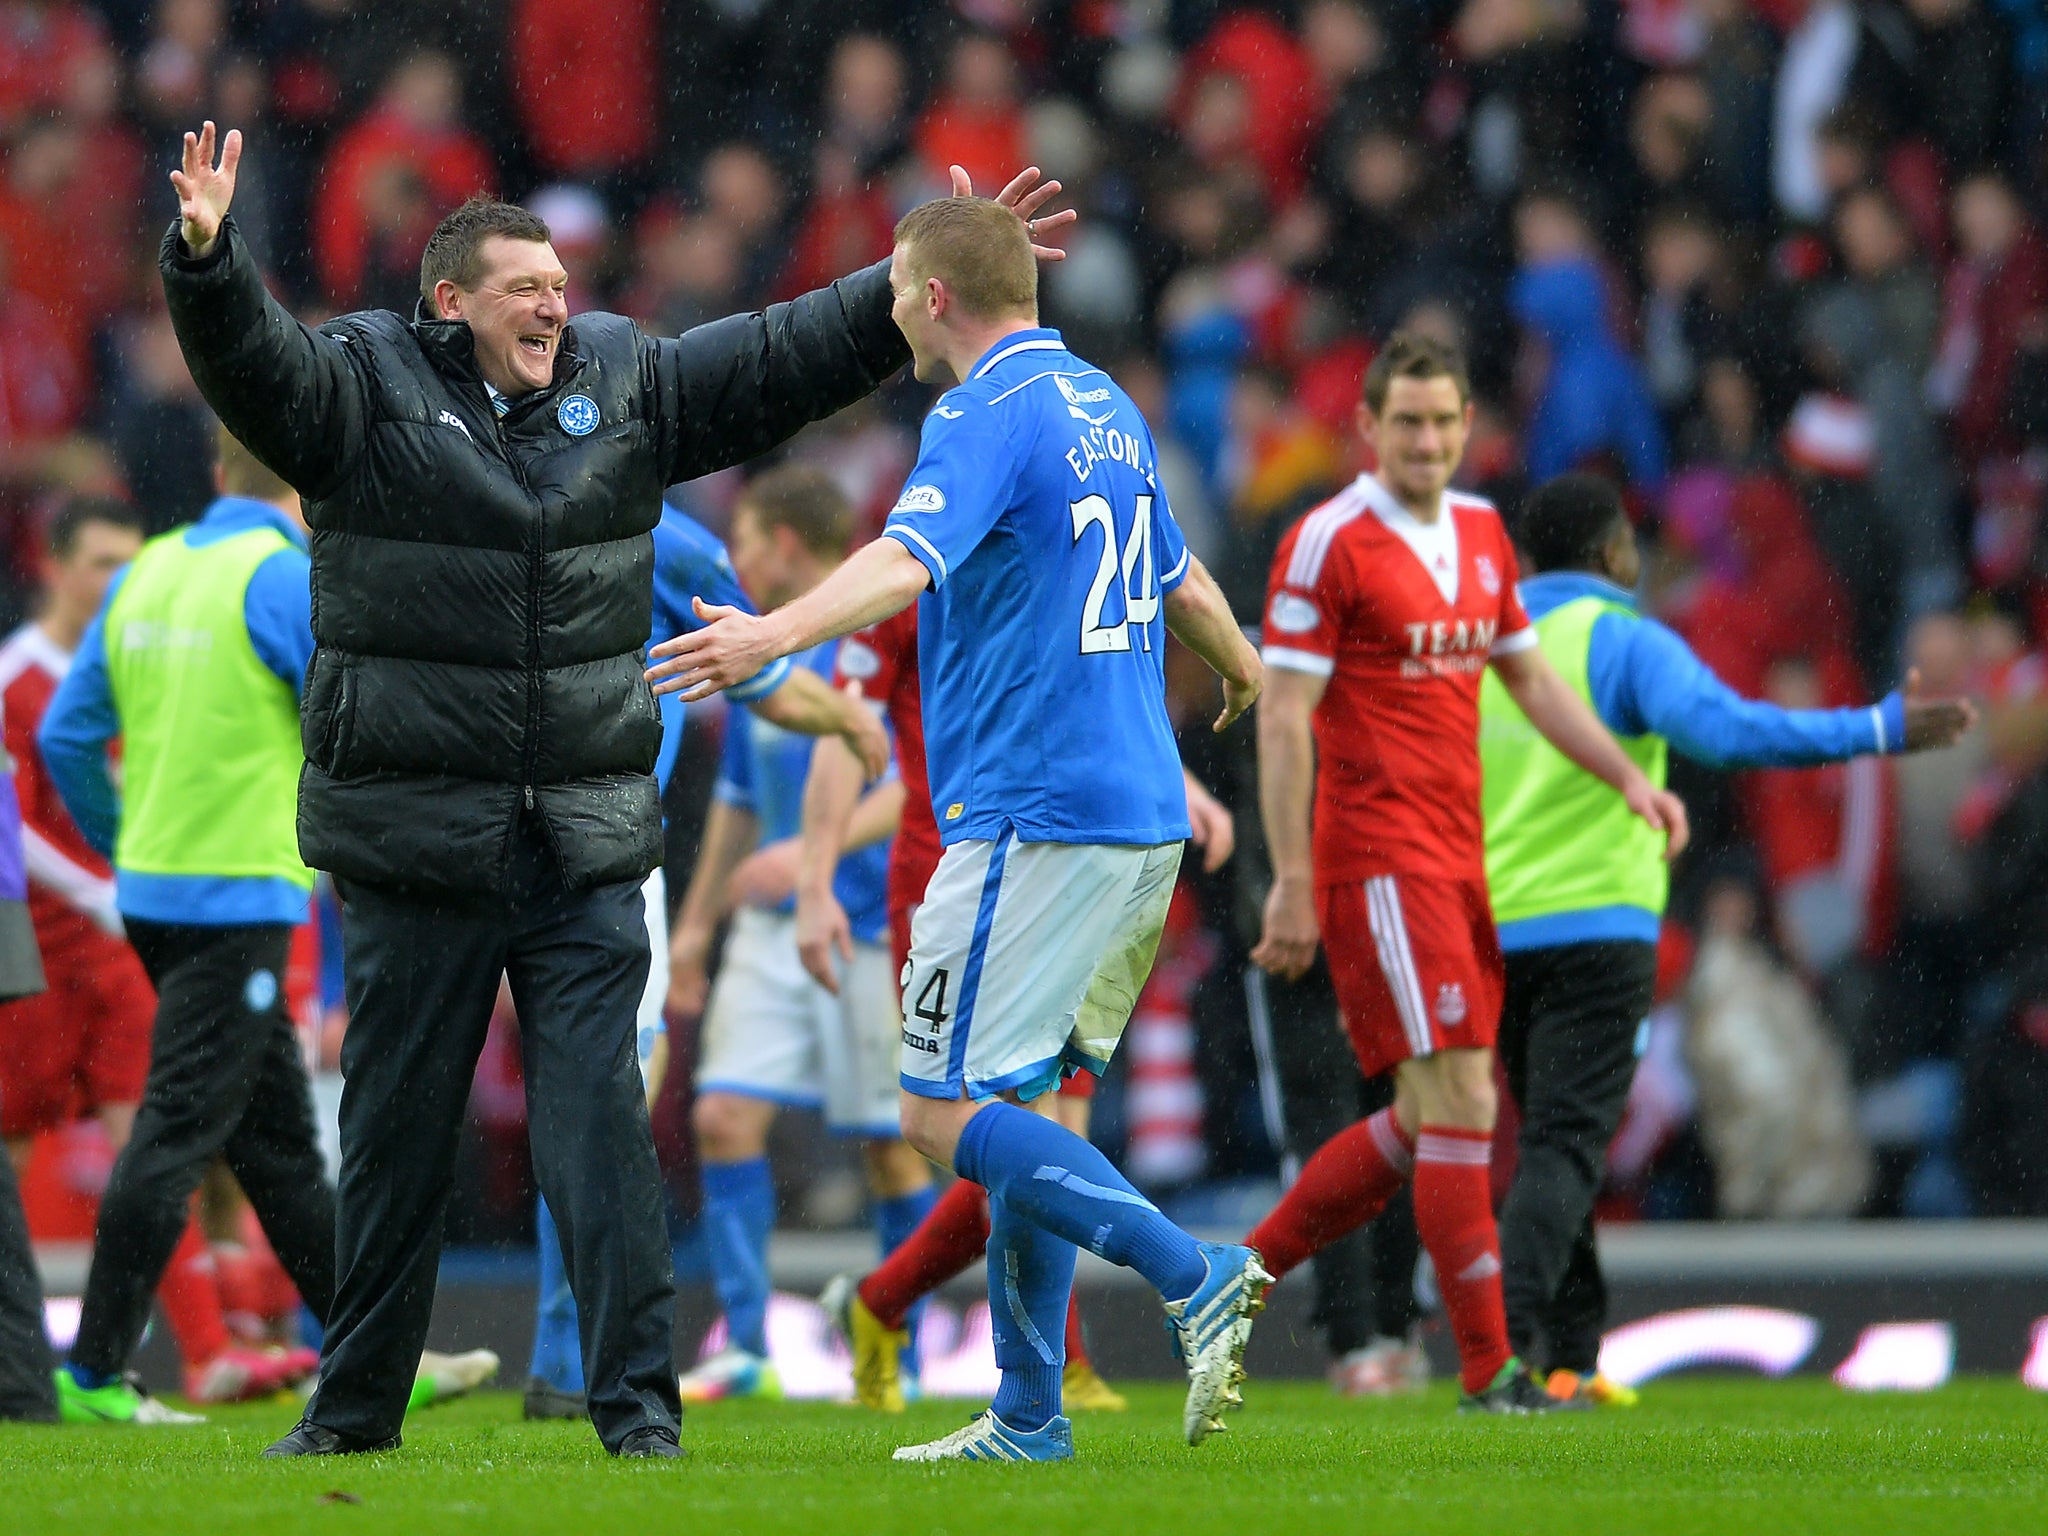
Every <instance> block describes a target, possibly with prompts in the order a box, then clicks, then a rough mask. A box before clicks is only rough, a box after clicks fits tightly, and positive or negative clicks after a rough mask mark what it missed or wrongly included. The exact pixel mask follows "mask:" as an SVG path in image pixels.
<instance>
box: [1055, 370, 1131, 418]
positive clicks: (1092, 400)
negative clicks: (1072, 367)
mask: <svg viewBox="0 0 2048 1536" xmlns="http://www.w3.org/2000/svg"><path fill="white" fill-rule="evenodd" d="M1052 381H1053V383H1055V384H1057V385H1058V386H1059V387H1060V393H1061V394H1062V395H1065V396H1066V397H1067V414H1068V415H1069V416H1072V417H1074V418H1075V419H1076V420H1079V421H1085V422H1087V423H1088V425H1089V426H1091V427H1105V426H1108V425H1109V419H1110V418H1111V417H1112V416H1114V415H1116V407H1115V406H1113V405H1112V406H1110V408H1109V409H1108V410H1106V411H1104V412H1103V413H1102V414H1101V415H1100V416H1091V415H1089V414H1088V412H1086V411H1084V410H1082V409H1081V407H1082V406H1084V405H1101V404H1102V403H1104V402H1105V401H1106V400H1108V399H1109V390H1108V389H1107V388H1103V389H1076V388H1074V386H1073V384H1072V383H1071V382H1070V381H1069V380H1068V379H1067V378H1066V376H1065V375H1064V374H1054V375H1053V380H1052Z"/></svg>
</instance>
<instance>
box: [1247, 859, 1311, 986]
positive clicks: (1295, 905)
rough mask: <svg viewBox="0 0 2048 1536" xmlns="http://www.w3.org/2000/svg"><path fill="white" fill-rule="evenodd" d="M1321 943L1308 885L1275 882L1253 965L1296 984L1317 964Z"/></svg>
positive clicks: (1303, 882) (1267, 903)
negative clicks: (1318, 948)
mask: <svg viewBox="0 0 2048 1536" xmlns="http://www.w3.org/2000/svg"><path fill="white" fill-rule="evenodd" d="M1322 941H1323V934H1322V928H1321V925H1320V924H1318V923H1317V921H1316V899H1315V892H1314V891H1312V890H1311V889H1310V888H1309V886H1308V883H1307V882H1306V881H1294V880H1275V881H1274V882H1273V889H1272V890H1270V891H1268V892H1267V893H1266V919H1265V923H1264V927H1263V931H1262V932H1261V933H1260V934H1259V942H1258V944H1257V946H1256V947H1254V948H1253V950H1252V964H1254V965H1256V966H1257V967H1259V969H1260V970H1263V971H1271V972H1272V973H1273V974H1274V975H1275V976H1282V977H1285V978H1286V979H1287V980H1289V981H1293V980H1295V979H1296V978H1297V977H1299V976H1300V975H1301V974H1302V973H1303V972H1304V971H1306V970H1307V969H1308V968H1309V967H1310V966H1312V965H1314V964H1315V963H1316V947H1317V946H1318V945H1319V944H1321V943H1322Z"/></svg>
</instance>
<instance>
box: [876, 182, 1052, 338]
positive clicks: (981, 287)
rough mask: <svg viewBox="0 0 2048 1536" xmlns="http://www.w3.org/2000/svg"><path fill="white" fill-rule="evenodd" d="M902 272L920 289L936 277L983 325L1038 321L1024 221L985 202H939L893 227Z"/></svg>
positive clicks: (1035, 262) (913, 212)
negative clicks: (1014, 318) (1013, 318)
mask: <svg viewBox="0 0 2048 1536" xmlns="http://www.w3.org/2000/svg"><path fill="white" fill-rule="evenodd" d="M896 243H897V244H898V245H899V246H901V247H902V248H903V264H904V268H905V269H906V270H907V271H908V272H909V274H910V275H911V277H912V278H914V279H915V280H916V281H917V283H918V284H919V285H920V286H922V285H923V284H924V282H925V281H926V279H928V278H934V277H936V278H937V279H938V280H939V281H940V282H942V283H944V284H945V285H946V288H947V291H948V292H950V293H951V294H952V295H953V297H954V299H955V300H956V301H957V302H958V303H959V305H960V307H961V308H962V309H964V310H966V311H967V312H968V313H969V314H971V315H976V316H979V317H980V318H982V319H984V320H995V319H1001V318H1004V317H1007V316H1010V315H1018V314H1022V315H1029V316H1030V317H1031V318H1032V319H1034V320H1036V319H1037V318H1038V259H1037V258H1036V257H1035V256H1033V255H1032V254H1031V237H1030V235H1029V234H1028V233H1027V232H1026V230H1025V228H1024V221H1023V220H1022V219H1020V218H1018V217H1017V215H1016V214H1014V213H1012V212H1011V211H1010V210H1009V209H1007V208H1005V207H1003V206H1002V205H1001V204H1000V203H993V202H990V201H989V200H988V199H987V198H985V197H941V198H938V199H936V200H934V201H932V202H929V203H924V204H921V205H919V206H918V207H916V208H913V209H911V210H910V212H908V213H907V214H905V215H904V216H903V220H902V222H901V223H899V224H898V225H897V226H896Z"/></svg>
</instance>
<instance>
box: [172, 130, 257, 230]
mask: <svg viewBox="0 0 2048 1536" xmlns="http://www.w3.org/2000/svg"><path fill="white" fill-rule="evenodd" d="M213 139H214V127H213V124H212V122H211V121H208V122H205V123H202V124H200V126H199V131H198V132H197V133H188V134H186V135H185V163H184V165H183V167H182V168H181V169H179V170H175V171H173V172H171V185H172V186H173V187H174V188H176V189H177V193H178V219H179V230H178V233H179V234H180V235H181V236H182V237H183V239H184V241H185V248H186V249H187V250H189V251H190V252H191V253H192V254H193V255H194V256H204V255H205V254H206V253H207V252H208V251H210V250H212V249H213V242H214V241H215V240H217V239H219V238H220V221H221V220H222V219H224V218H226V217H227V212H228V204H229V203H232V202H233V201H234V200H235V168H236V167H237V166H239V165H240V164H241V163H242V131H241V129H239V128H230V129H229V130H228V133H227V137H226V138H225V139H223V140H222V141H221V145H220V164H218V165H215V164H214V161H213Z"/></svg>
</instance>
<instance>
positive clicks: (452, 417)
mask: <svg viewBox="0 0 2048 1536" xmlns="http://www.w3.org/2000/svg"><path fill="white" fill-rule="evenodd" d="M441 425H442V426H444V427H453V428H454V429H455V430H456V431H458V432H460V433H461V434H462V435H463V436H464V437H467V438H469V440H470V442H471V443H474V442H475V441H476V439H475V438H474V437H472V436H470V431H469V423H468V422H466V421H464V420H463V419H462V418H461V417H460V416H458V415H456V414H455V413H454V412H453V411H443V412H442V413H441Z"/></svg>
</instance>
